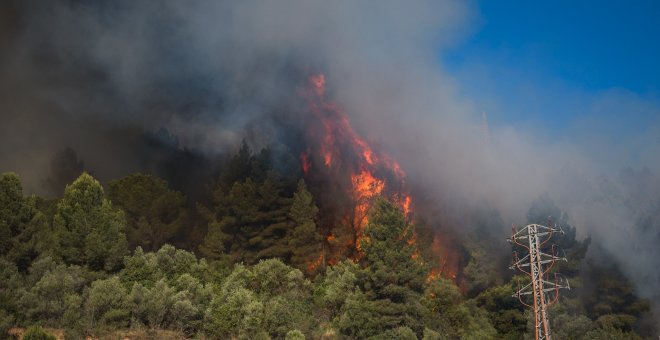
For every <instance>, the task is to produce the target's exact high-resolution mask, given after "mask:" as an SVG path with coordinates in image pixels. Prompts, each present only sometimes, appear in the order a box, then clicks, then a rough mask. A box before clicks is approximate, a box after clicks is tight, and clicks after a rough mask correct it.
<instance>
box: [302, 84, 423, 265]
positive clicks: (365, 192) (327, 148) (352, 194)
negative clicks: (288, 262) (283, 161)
mask: <svg viewBox="0 0 660 340" xmlns="http://www.w3.org/2000/svg"><path fill="white" fill-rule="evenodd" d="M325 84H326V80H325V76H324V75H323V74H317V75H312V76H310V77H309V86H308V88H307V90H306V91H305V97H306V99H307V101H308V103H309V107H310V110H311V112H312V113H313V114H314V115H315V116H316V117H317V118H318V119H319V121H320V122H321V127H322V129H321V130H320V131H318V133H320V134H322V135H321V136H318V134H315V135H314V137H316V139H317V140H319V141H320V145H318V146H317V147H316V149H318V150H317V152H318V156H317V157H320V159H322V160H323V166H324V167H325V168H326V169H325V171H326V172H330V173H332V174H333V176H335V177H342V176H348V178H347V179H350V181H348V183H349V187H348V188H347V189H346V191H347V196H348V197H349V198H350V199H351V200H352V201H353V208H352V211H351V212H350V213H349V215H350V216H346V221H348V222H349V223H350V224H351V226H352V228H353V232H354V234H355V237H354V239H353V240H352V241H351V243H352V246H353V247H354V248H355V249H356V250H357V251H358V253H359V252H360V251H361V249H360V241H361V240H362V238H363V237H364V236H363V235H364V233H363V231H364V227H365V226H366V225H367V223H368V212H369V208H370V206H371V202H372V201H373V199H374V198H375V197H378V196H381V195H386V196H388V197H390V198H391V199H392V200H393V201H395V202H397V204H398V205H399V206H400V207H401V209H402V210H403V211H404V212H405V214H406V215H407V216H408V215H409V214H410V213H411V210H412V198H411V197H410V195H409V194H408V193H407V192H404V191H403V190H402V188H404V187H405V186H404V181H405V173H404V171H403V170H402V168H401V166H400V165H399V164H398V163H397V162H396V161H394V160H393V159H392V158H391V157H390V156H388V155H386V154H384V153H380V152H377V151H375V150H374V149H373V148H372V147H371V146H370V145H369V143H367V141H366V140H365V139H364V138H362V137H360V136H359V135H358V134H357V132H356V131H355V129H354V128H353V126H352V125H351V123H350V121H349V119H348V116H347V115H346V113H345V111H344V110H343V109H342V108H341V107H340V106H338V105H337V104H335V103H333V102H330V101H327V100H326V99H325V92H326V88H325ZM318 137H321V138H318ZM313 157H314V154H310V152H309V149H307V150H306V151H305V152H304V153H303V154H301V156H300V159H301V163H302V167H303V171H304V172H305V174H307V173H308V171H309V169H310V164H311V158H313ZM327 240H328V242H332V241H334V240H335V236H333V235H332V234H330V235H328V236H327Z"/></svg>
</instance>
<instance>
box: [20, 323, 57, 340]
mask: <svg viewBox="0 0 660 340" xmlns="http://www.w3.org/2000/svg"><path fill="white" fill-rule="evenodd" d="M21 339H22V340H57V338H56V337H55V336H54V335H52V334H50V333H48V332H46V331H45V330H44V329H43V328H41V327H39V326H32V327H30V328H28V329H27V331H25V334H23V337H22V338H21Z"/></svg>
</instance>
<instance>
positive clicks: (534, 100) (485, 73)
mask: <svg viewBox="0 0 660 340" xmlns="http://www.w3.org/2000/svg"><path fill="white" fill-rule="evenodd" d="M477 7H478V9H477V11H478V15H477V17H476V18H475V20H474V23H473V26H474V31H473V32H472V34H471V35H469V36H468V37H467V38H466V39H464V40H463V41H462V42H460V43H458V44H456V45H455V46H453V47H452V48H451V49H449V50H444V51H443V52H442V53H441V58H442V64H443V66H444V67H445V68H446V70H447V71H448V72H449V73H450V74H452V75H453V76H454V77H455V78H456V79H457V81H458V83H459V89H460V91H461V92H462V94H464V95H466V96H467V97H469V98H471V100H472V101H473V102H474V103H475V106H476V108H477V109H478V110H479V111H486V112H488V115H489V120H490V121H491V123H493V124H511V125H518V126H536V127H538V126H539V125H541V126H544V127H547V130H549V131H552V134H554V135H557V134H559V135H566V134H570V133H572V132H573V131H574V129H575V128H576V126H580V125H585V124H586V125H588V124H592V123H593V121H594V119H595V120H597V121H598V124H601V125H603V126H602V128H604V129H608V128H609V129H617V131H621V132H623V133H624V134H626V135H628V134H637V133H641V132H643V131H644V129H645V128H646V127H647V126H649V125H650V124H653V123H655V122H657V121H658V118H659V117H658V115H659V113H660V100H659V93H660V65H659V63H660V1H598V2H597V1H582V2H577V1H550V2H541V1H536V2H524V1H480V2H478V3H477ZM605 125H607V126H605Z"/></svg>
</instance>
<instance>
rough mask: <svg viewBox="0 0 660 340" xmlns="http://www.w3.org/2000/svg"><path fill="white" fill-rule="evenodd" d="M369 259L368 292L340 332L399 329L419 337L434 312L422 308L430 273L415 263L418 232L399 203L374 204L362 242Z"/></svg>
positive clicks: (348, 308) (348, 309)
mask: <svg viewBox="0 0 660 340" xmlns="http://www.w3.org/2000/svg"><path fill="white" fill-rule="evenodd" d="M361 245H362V249H363V251H364V257H363V258H362V264H363V266H364V270H363V272H362V275H363V276H364V277H363V278H362V282H361V283H362V290H363V291H364V294H354V295H352V296H350V297H349V298H348V299H347V301H346V305H345V307H344V309H345V312H344V314H343V315H342V316H341V317H340V318H339V328H340V331H341V332H342V333H343V334H345V335H348V336H352V337H358V338H364V337H371V336H386V335H387V334H389V332H392V331H394V330H395V329H397V328H399V327H409V328H410V329H412V330H413V331H414V332H415V333H417V335H419V336H421V335H422V333H423V331H424V324H423V319H424V318H425V317H426V316H427V315H428V313H429V310H428V309H427V308H425V306H423V305H422V304H421V294H422V293H423V290H424V282H425V277H426V270H425V268H424V266H423V265H422V264H421V263H420V262H418V261H416V260H415V259H413V254H414V253H415V251H416V249H415V244H414V242H413V227H412V226H411V225H410V224H408V223H407V222H406V219H405V216H404V214H403V212H402V211H401V210H399V209H398V208H397V207H396V206H395V205H394V204H393V203H391V202H389V201H387V200H385V199H382V198H379V199H377V200H376V201H375V202H374V205H373V207H372V210H371V212H370V215H369V223H368V224H367V226H366V227H365V230H364V238H363V240H361Z"/></svg>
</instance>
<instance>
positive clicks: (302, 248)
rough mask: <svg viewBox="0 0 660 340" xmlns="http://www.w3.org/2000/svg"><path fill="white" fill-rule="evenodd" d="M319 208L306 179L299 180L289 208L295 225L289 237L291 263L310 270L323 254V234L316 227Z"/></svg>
mask: <svg viewBox="0 0 660 340" xmlns="http://www.w3.org/2000/svg"><path fill="white" fill-rule="evenodd" d="M318 212H319V209H318V208H317V207H316V205H315V204H314V197H313V196H312V194H311V193H310V192H309V191H308V190H307V185H305V181H304V180H302V179H301V180H300V181H299V182H298V188H297V189H296V192H295V193H294V194H293V203H292V204H291V209H290V210H289V218H290V219H291V220H293V222H294V227H293V230H292V232H291V238H290V239H289V246H290V247H291V252H292V254H291V261H290V263H291V265H292V266H294V267H296V268H298V269H300V270H303V271H310V270H313V269H314V268H315V267H314V265H316V267H317V268H318V267H319V263H316V262H317V261H318V259H319V256H322V255H323V254H322V252H321V245H322V244H323V243H322V241H323V236H322V235H321V234H320V233H319V232H318V230H317V229H316V222H315V220H316V217H317V214H318Z"/></svg>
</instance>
